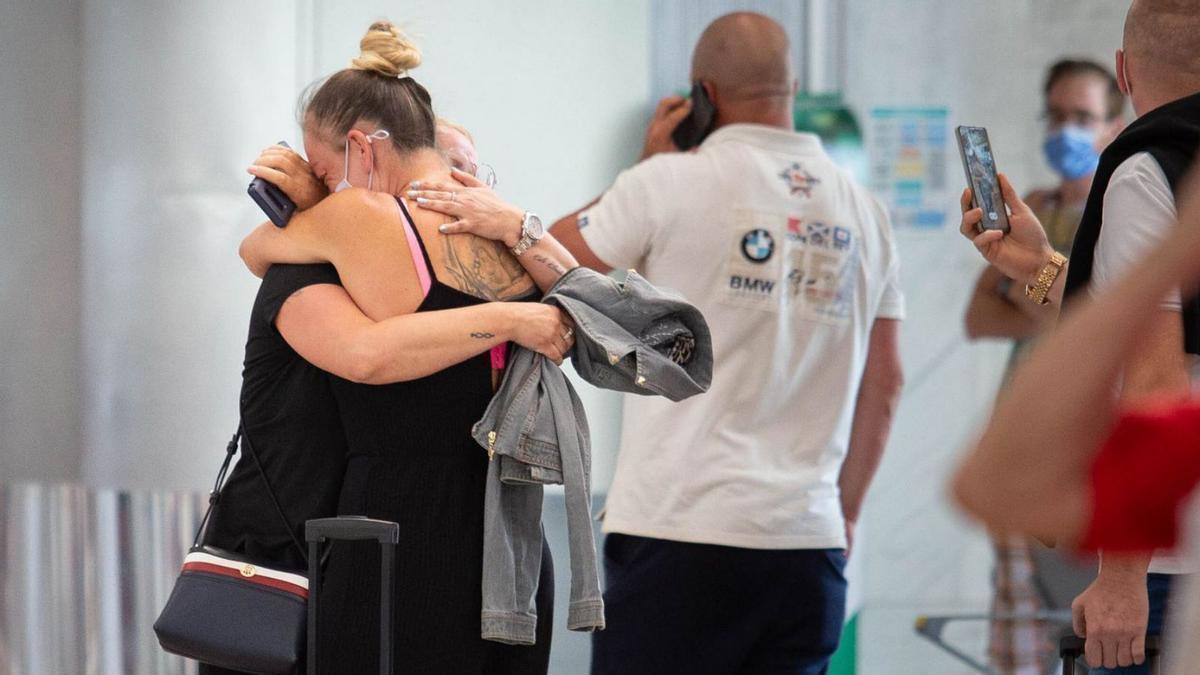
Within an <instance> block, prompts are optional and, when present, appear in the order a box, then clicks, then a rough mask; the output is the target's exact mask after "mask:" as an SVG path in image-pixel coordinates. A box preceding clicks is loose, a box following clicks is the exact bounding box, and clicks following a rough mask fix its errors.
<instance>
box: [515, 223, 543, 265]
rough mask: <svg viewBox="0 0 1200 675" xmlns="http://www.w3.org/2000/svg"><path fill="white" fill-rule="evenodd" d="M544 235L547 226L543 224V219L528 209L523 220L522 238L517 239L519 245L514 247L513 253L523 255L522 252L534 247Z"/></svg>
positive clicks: (518, 255)
mask: <svg viewBox="0 0 1200 675" xmlns="http://www.w3.org/2000/svg"><path fill="white" fill-rule="evenodd" d="M544 236H546V228H545V226H543V225H542V219H541V218H538V216H537V214H536V213H534V212H532V211H526V212H525V218H524V219H523V220H522V221H521V238H520V239H518V240H517V245H516V246H514V247H512V254H513V255H515V256H517V257H518V258H519V257H521V254H523V253H525V251H528V250H529V249H530V248H532V247H533V245H534V244H536V243H538V241H539V240H541V238H542V237H544Z"/></svg>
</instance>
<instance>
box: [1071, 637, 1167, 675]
mask: <svg viewBox="0 0 1200 675" xmlns="http://www.w3.org/2000/svg"><path fill="white" fill-rule="evenodd" d="M1085 642H1086V640H1085V639H1084V638H1081V637H1079V636H1078V635H1064V636H1063V637H1062V639H1061V640H1059V641H1058V654H1059V656H1061V657H1062V662H1063V667H1062V672H1063V675H1075V662H1076V661H1077V660H1078V659H1080V658H1082V657H1083V645H1084V643H1085ZM1157 656H1158V636H1157V635H1147V636H1146V660H1147V661H1150V660H1151V659H1154V658H1155V657H1157ZM1151 672H1154V671H1151Z"/></svg>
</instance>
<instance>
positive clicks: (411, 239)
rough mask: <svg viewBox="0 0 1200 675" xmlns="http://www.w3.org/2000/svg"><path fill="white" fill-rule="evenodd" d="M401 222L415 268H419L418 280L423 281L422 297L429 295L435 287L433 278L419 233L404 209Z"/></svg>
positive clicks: (401, 213)
mask: <svg viewBox="0 0 1200 675" xmlns="http://www.w3.org/2000/svg"><path fill="white" fill-rule="evenodd" d="M400 220H401V221H402V222H403V223H404V237H405V238H406V239H408V252H409V254H411V255H412V261H413V267H415V268H417V278H418V279H420V280H421V295H429V289H430V288H432V287H433V278H432V277H431V276H430V274H429V265H427V264H426V263H425V255H424V254H423V253H422V252H421V243H420V242H419V241H418V240H417V233H416V231H415V230H414V229H413V224H412V222H411V221H409V219H408V215H407V214H406V213H405V212H404V209H400Z"/></svg>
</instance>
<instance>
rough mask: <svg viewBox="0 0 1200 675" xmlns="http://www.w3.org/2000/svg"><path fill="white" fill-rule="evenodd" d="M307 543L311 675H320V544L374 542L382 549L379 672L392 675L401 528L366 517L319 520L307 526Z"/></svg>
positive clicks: (310, 522) (305, 533) (309, 663)
mask: <svg viewBox="0 0 1200 675" xmlns="http://www.w3.org/2000/svg"><path fill="white" fill-rule="evenodd" d="M304 538H305V540H306V541H307V542H308V589H309V599H308V666H307V668H308V675H316V673H317V598H318V597H319V596H320V592H321V544H323V543H324V542H326V541H363V540H367V539H374V540H375V541H377V542H379V546H380V548H381V551H380V553H381V556H380V570H379V595H380V597H379V672H380V675H392V600H393V595H394V593H393V588H392V586H393V582H394V578H395V573H396V566H395V560H396V544H397V543H398V542H399V541H400V525H399V523H394V522H391V521H387V520H375V519H372V518H367V517H365V516H341V517H339V518H318V519H315V520H310V521H308V522H306V523H305V524H304Z"/></svg>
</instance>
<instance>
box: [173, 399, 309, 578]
mask: <svg viewBox="0 0 1200 675" xmlns="http://www.w3.org/2000/svg"><path fill="white" fill-rule="evenodd" d="M239 440H240V441H241V444H242V445H243V446H244V447H245V449H246V453H247V454H249V455H250V459H251V460H252V461H253V462H254V466H255V467H256V468H257V469H258V475H259V477H260V478H262V482H263V487H264V488H266V490H267V496H268V497H270V498H271V505H272V506H274V507H275V513H276V514H277V515H278V516H279V520H280V521H281V522H282V523H283V527H284V528H285V529H286V530H287V533H288V537H290V538H291V540H292V544H293V545H294V546H295V547H296V551H298V552H299V553H300V559H301V560H303V561H304V562H305V564H306V565H307V564H308V554H307V553H306V552H305V550H304V545H303V544H301V543H300V539H299V538H297V537H296V531H295V530H293V529H292V524H291V523H290V522H289V521H288V518H287V516H286V515H285V514H284V513H283V507H281V506H280V505H279V499H278V498H276V497H275V491H274V490H273V489H271V481H269V480H267V472H266V471H265V470H264V469H263V465H262V462H261V461H260V460H259V459H258V453H256V452H254V446H253V445H251V443H250V436H249V435H248V434H247V433H246V425H245V422H244V421H242V422H239V423H238V428H237V431H236V432H235V433H234V434H233V438H232V439H230V441H229V444H228V445H226V446H225V461H224V462H221V469H220V471H218V472H217V481H216V483H214V484H213V489H212V492H209V493H208V510H206V511H205V512H204V518H203V519H202V520H201V521H200V527H199V528H197V531H196V538H195V540H194V541H193V542H192V546H199V545H200V542H202V541H203V540H204V535H205V534H207V532H208V524H209V522H211V519H212V511H213V507H214V506H216V505H217V502H218V501H220V499H221V490H222V489H223V488H224V487H225V476H226V474H227V473H228V472H229V463H230V462H231V461H233V456H234V455H235V454H237V450H238V441H239Z"/></svg>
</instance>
